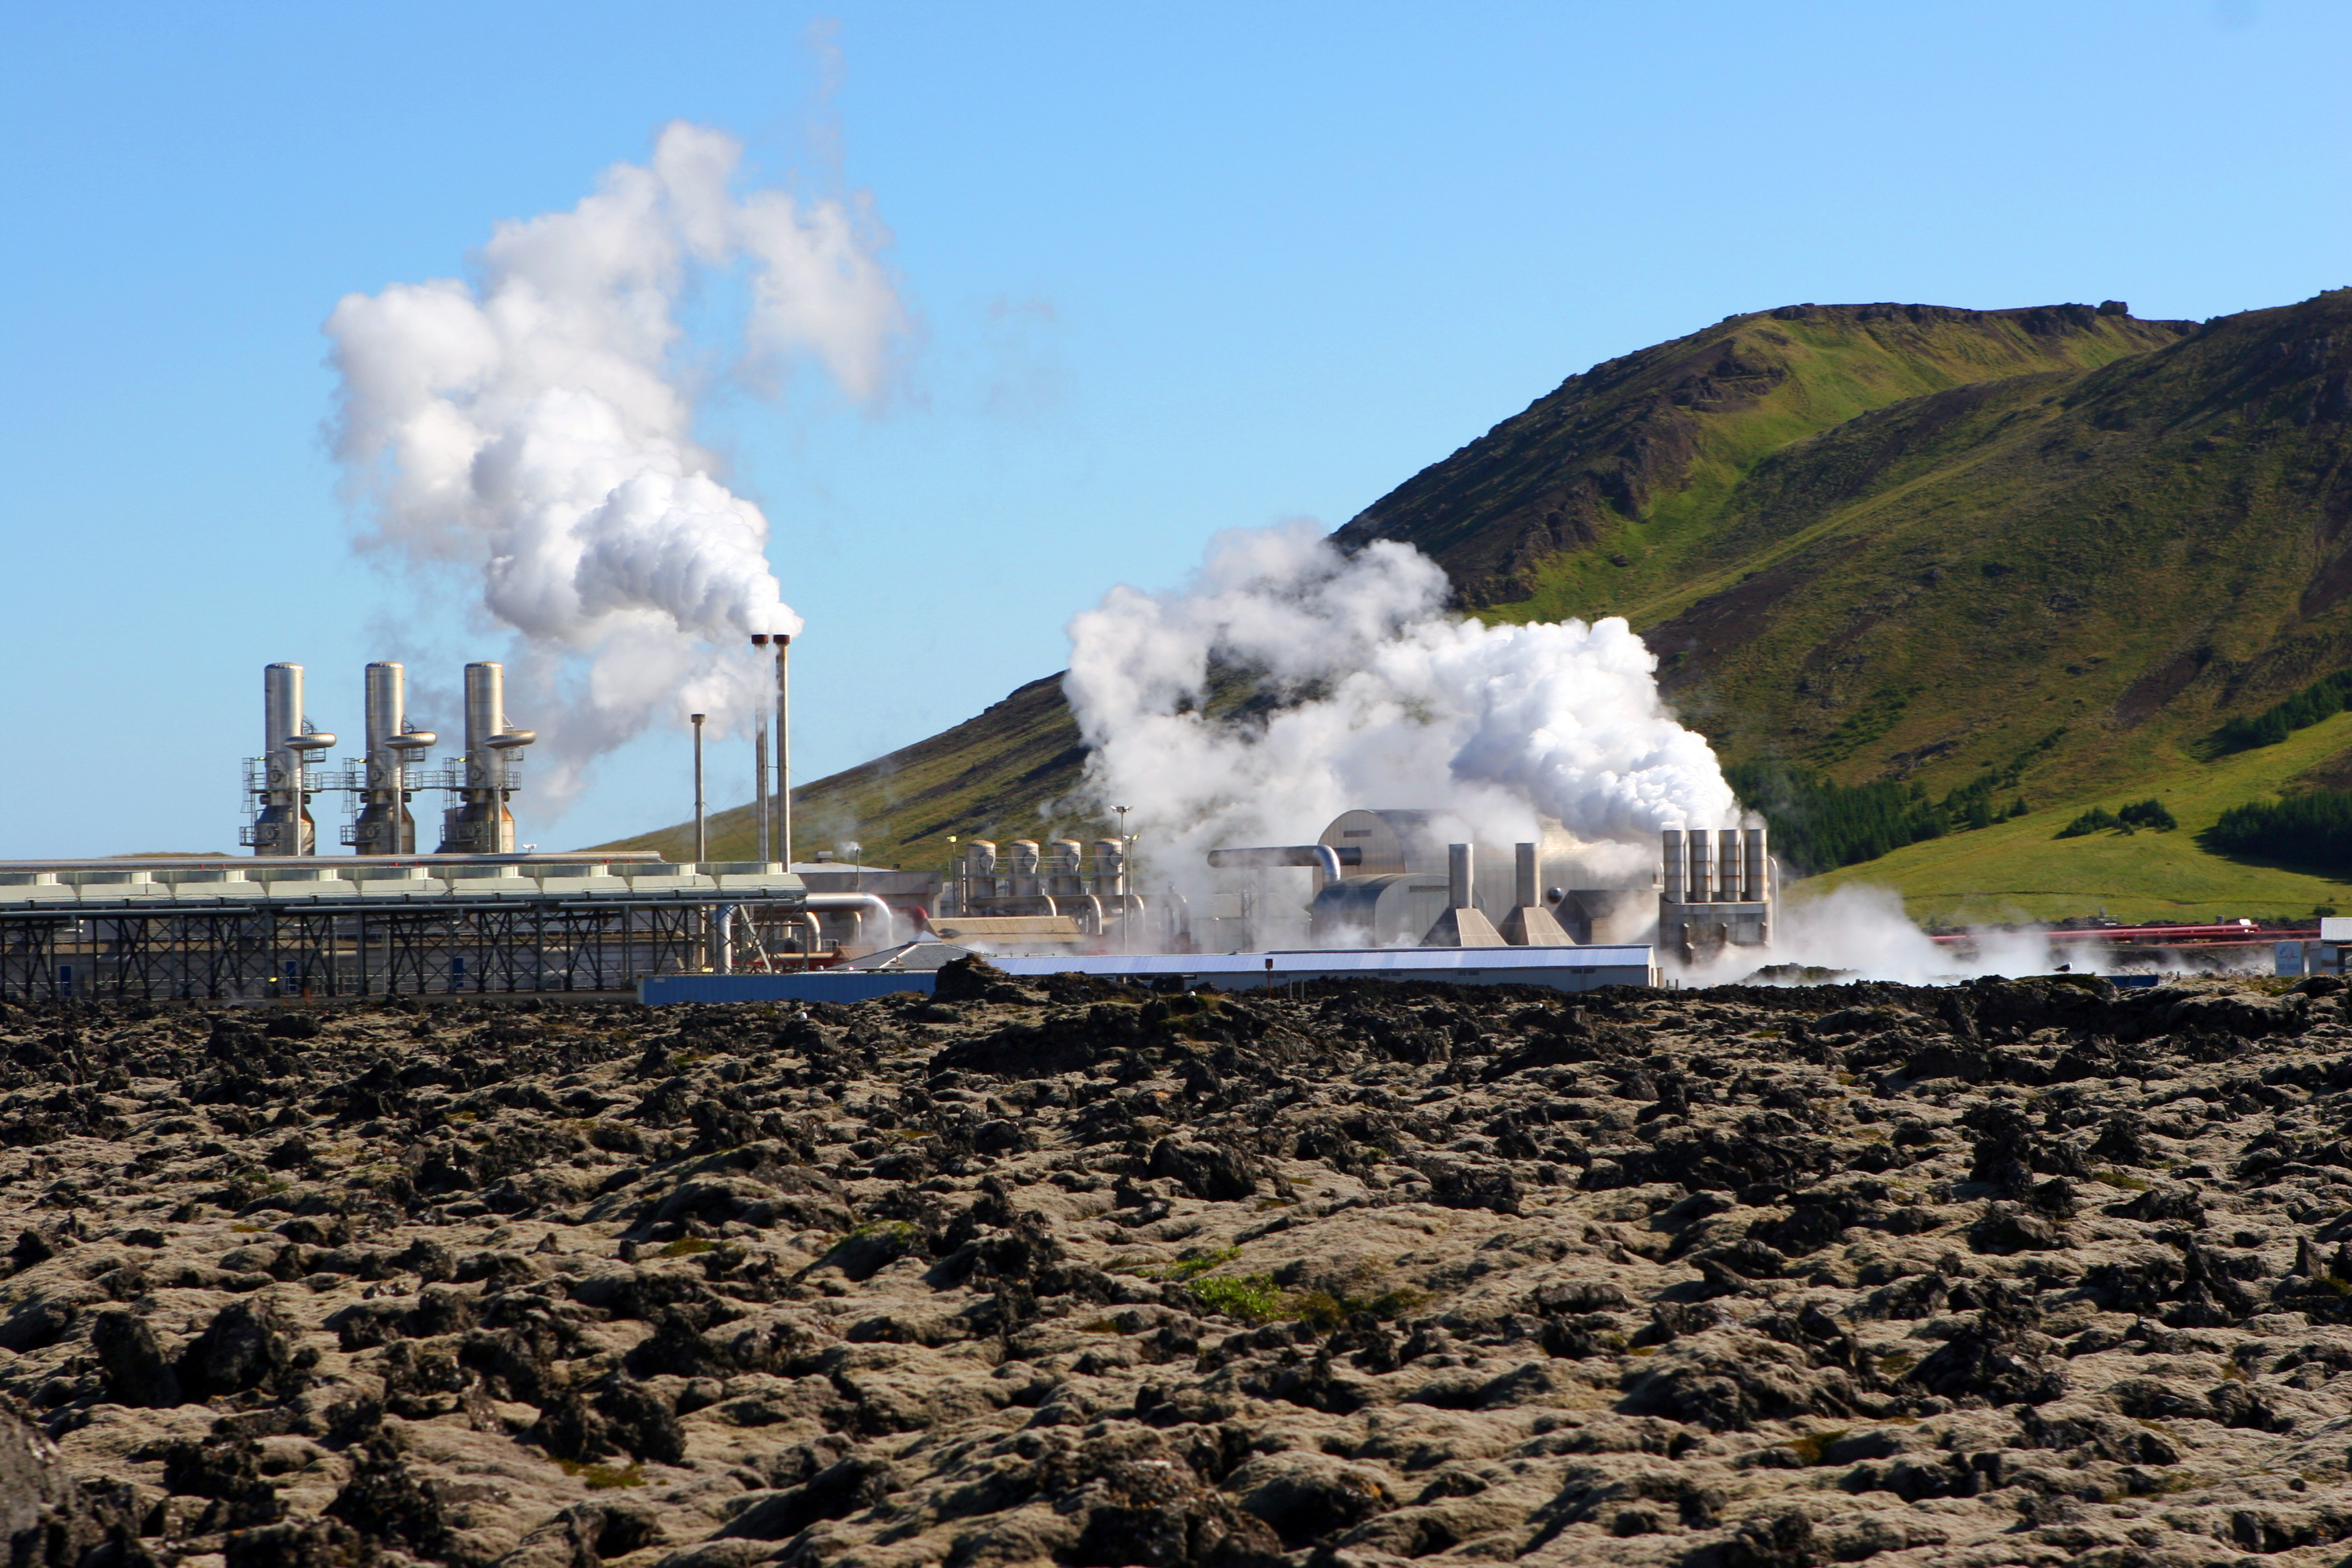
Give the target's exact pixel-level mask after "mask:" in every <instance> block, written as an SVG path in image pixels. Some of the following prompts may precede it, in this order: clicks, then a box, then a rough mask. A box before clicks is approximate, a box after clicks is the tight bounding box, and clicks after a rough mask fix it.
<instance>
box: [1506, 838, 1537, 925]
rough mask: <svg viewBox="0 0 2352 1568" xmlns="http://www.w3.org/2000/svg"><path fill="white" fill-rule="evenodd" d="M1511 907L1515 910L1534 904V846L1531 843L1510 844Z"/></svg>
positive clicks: (1528, 907)
mask: <svg viewBox="0 0 2352 1568" xmlns="http://www.w3.org/2000/svg"><path fill="white" fill-rule="evenodd" d="M1511 907H1512V908H1513V909H1515V910H1525V909H1532V908H1535V907H1537V906H1536V847H1535V846H1534V845H1532V844H1514V845H1512V846H1511Z"/></svg>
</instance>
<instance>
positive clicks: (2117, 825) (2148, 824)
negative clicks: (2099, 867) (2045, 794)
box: [2057, 800, 2180, 838]
mask: <svg viewBox="0 0 2352 1568" xmlns="http://www.w3.org/2000/svg"><path fill="white" fill-rule="evenodd" d="M2178 826H2180V824H2179V822H2177V821H2175V820H2174V819H2173V816H2172V813H2171V812H2170V811H2168V809H2166V807H2165V804H2164V802H2162V801H2160V800H2138V801H2134V802H2133V803H2132V804H2131V805H2127V806H2125V807H2124V808H2123V809H2122V810H2121V811H2109V810H2108V809H2107V808H2106V807H2105V806H2104V805H2095V806H2093V807H2092V808H2091V809H2090V810H2088V811H2086V812H2084V814H2083V815H2082V816H2078V817H2076V818H2075V819H2074V821H2072V822H2070V823H2068V824H2067V825H2066V826H2063V827H2062V828H2060V829H2059V830H2058V834H2057V836H2058V837H2061V838H2080V837H2084V835H2085V834H2091V833H2137V832H2138V831H2139V830H2140V829H2141V828H2143V827H2145V828H2147V830H2148V831H2150V832H2151V833H2169V832H2171V831H2172V830H2173V829H2174V828H2176V827H2178Z"/></svg>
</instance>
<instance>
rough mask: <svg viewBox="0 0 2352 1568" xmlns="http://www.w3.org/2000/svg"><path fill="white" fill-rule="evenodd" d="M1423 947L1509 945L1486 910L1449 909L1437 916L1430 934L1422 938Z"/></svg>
mask: <svg viewBox="0 0 2352 1568" xmlns="http://www.w3.org/2000/svg"><path fill="white" fill-rule="evenodd" d="M1421 945H1422V946H1423V947H1508V946H1510V945H1511V944H1510V943H1509V942H1505V941H1504V940H1503V933H1502V932H1501V931H1496V929H1495V922H1494V921H1490V920H1488V919H1487V918H1486V911H1484V910H1477V909H1466V910H1446V911H1445V912H1444V914H1442V915H1440V916H1438V917H1437V923H1436V924H1435V925H1433V926H1431V927H1430V928H1429V934H1428V935H1427V936H1424V937H1423V938H1422V939H1421Z"/></svg>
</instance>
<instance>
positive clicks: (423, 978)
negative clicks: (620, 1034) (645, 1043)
mask: <svg viewBox="0 0 2352 1568" xmlns="http://www.w3.org/2000/svg"><path fill="white" fill-rule="evenodd" d="M827 916H830V917H831V918H832V921H833V923H834V925H835V928H836V930H837V931H839V930H841V929H843V928H845V929H846V931H847V932H848V933H849V934H850V935H851V942H852V945H854V946H863V945H864V944H865V943H866V942H868V941H874V942H887V941H888V940H889V939H890V936H891V932H890V931H889V930H888V929H887V922H888V921H889V919H890V914H889V910H887V907H884V906H882V905H881V903H880V900H874V899H870V898H863V897H856V896H845V895H839V894H815V895H812V894H810V893H809V892H808V891H807V889H805V888H804V887H803V884H802V882H801V880H800V879H799V878H797V877H794V876H792V875H790V874H788V873H786V872H785V871H784V870H783V868H782V867H781V866H777V865H773V864H766V863H740V862H710V863H701V864H687V865H679V864H671V863H667V862H664V861H661V860H659V859H658V858H654V857H652V856H649V855H648V856H632V855H614V854H610V853H608V854H606V855H604V856H599V857H596V858H593V859H590V858H583V857H582V856H580V855H578V854H576V853H575V854H572V855H566V856H503V857H495V858H485V857H476V856H409V857H396V858H395V857H383V858H377V857H372V856H344V857H336V858H320V857H307V856H285V857H278V856H273V857H270V858H267V859H264V858H254V859H238V860H213V859H195V858H186V859H182V858H172V859H163V858H157V859H147V860H110V861H82V862H62V861H61V862H40V863H32V862H17V863H15V864H0V998H4V999H5V1000H8V1001H20V1002H63V1001H76V1000H133V999H135V1000H142V1001H172V1000H188V1001H215V1002H218V1001H237V1000H258V999H261V998H265V997H285V996H340V997H359V996H394V995H433V994H444V995H449V994H483V993H491V992H500V993H504V992H567V991H572V992H627V991H630V990H633V989H634V988H635V985H636V984H637V983H638V982H639V981H641V980H644V979H646V978H649V977H653V976H657V975H663V974H679V973H709V972H712V971H718V972H721V973H724V972H726V971H729V970H739V969H749V970H754V971H758V970H775V969H789V968H805V967H810V966H813V965H824V964H827V963H837V962H839V961H840V960H841V959H842V958H844V957H846V956H852V955H853V952H852V950H851V946H845V944H844V943H843V942H842V941H841V939H840V936H839V935H835V937H834V939H833V942H832V946H831V951H830V952H828V951H827V943H826V937H825V932H824V929H823V925H822V923H821V921H822V919H823V918H824V917H827ZM877 922H878V925H879V928H880V929H875V928H876V927H877Z"/></svg>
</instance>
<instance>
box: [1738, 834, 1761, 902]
mask: <svg viewBox="0 0 2352 1568" xmlns="http://www.w3.org/2000/svg"><path fill="white" fill-rule="evenodd" d="M1739 837H1740V840H1741V844H1740V847H1741V849H1742V851H1743V853H1744V855H1745V858H1746V864H1745V866H1744V867H1743V868H1742V872H1743V874H1742V875H1741V877H1740V879H1739V889H1740V890H1739V896H1740V898H1741V899H1742V900H1745V901H1747V902H1748V903H1751V904H1760V903H1762V902H1764V897H1765V895H1764V830H1763V829H1762V828H1760V827H1750V828H1747V829H1745V830H1743V831H1742V832H1741V834H1740V836H1739Z"/></svg>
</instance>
